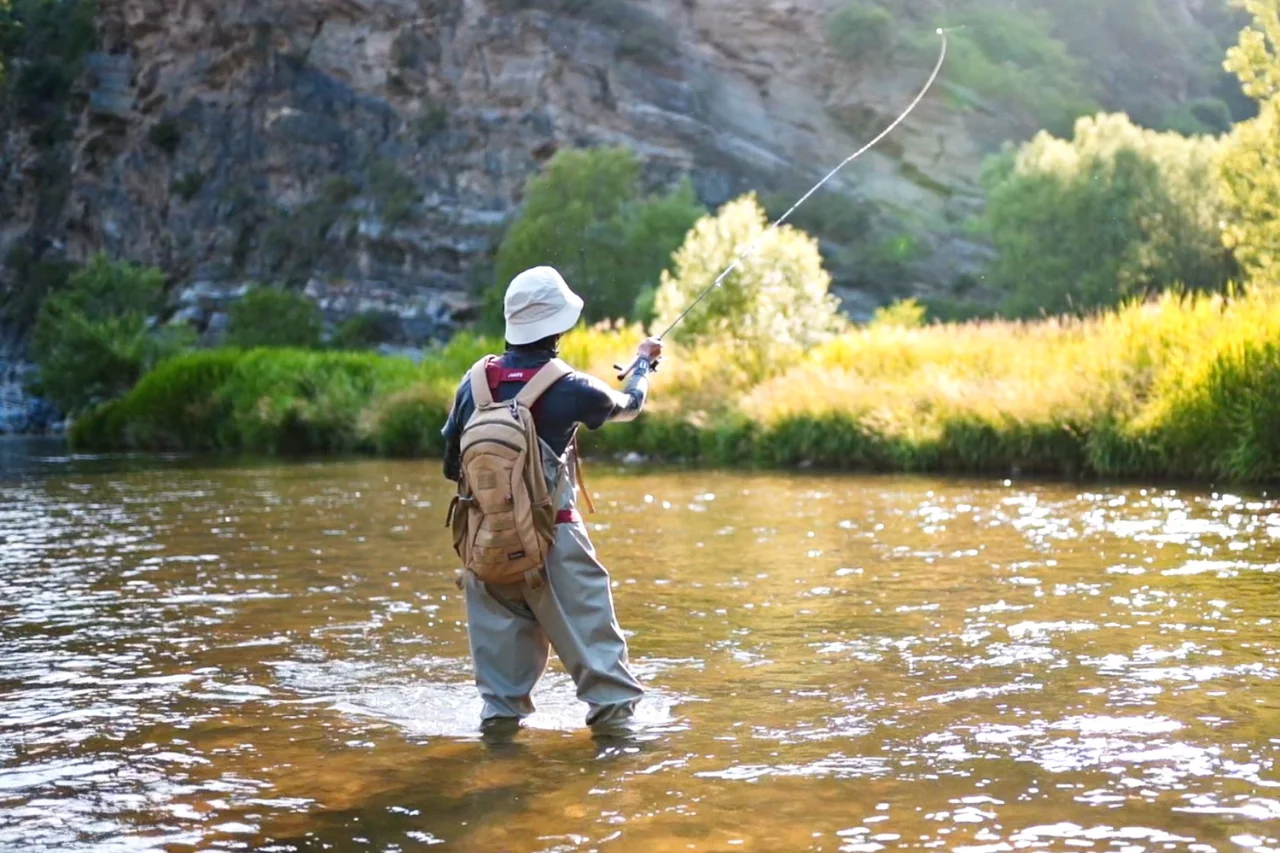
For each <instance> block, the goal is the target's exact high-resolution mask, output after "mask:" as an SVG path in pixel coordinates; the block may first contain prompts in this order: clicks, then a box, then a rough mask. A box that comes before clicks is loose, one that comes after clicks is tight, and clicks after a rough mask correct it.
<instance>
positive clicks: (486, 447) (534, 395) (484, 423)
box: [446, 359, 573, 587]
mask: <svg viewBox="0 0 1280 853" xmlns="http://www.w3.org/2000/svg"><path fill="white" fill-rule="evenodd" d="M486 364H487V362H486V361H484V360H482V361H480V362H479V363H477V364H476V365H475V367H473V368H472V369H471V397H472V400H473V401H474V403H475V413H474V414H472V416H471V419H470V420H468V421H467V423H466V425H465V426H464V427H463V429H462V437H461V449H462V475H461V477H460V478H459V479H458V494H457V496H456V497H455V498H454V499H453V502H452V503H451V504H450V506H449V517H448V521H447V522H446V524H448V525H451V526H452V528H453V547H454V550H456V551H457V552H458V556H459V557H461V558H462V564H463V566H464V567H466V569H468V570H470V571H471V572H474V573H475V575H476V577H477V578H479V579H480V580H481V581H482V582H484V583H492V584H510V583H520V582H525V583H528V584H529V585H530V586H532V587H537V586H540V585H541V583H542V570H543V569H544V568H545V567H546V564H547V555H548V553H549V552H550V550H551V544H552V542H554V541H555V525H556V509H557V507H556V505H555V503H554V502H553V500H552V496H551V495H550V494H549V492H548V490H547V480H546V475H545V473H544V471H543V467H542V448H541V443H540V441H539V440H538V434H537V432H536V431H535V430H534V423H533V413H532V411H531V409H532V407H533V404H534V403H535V402H537V400H538V398H539V397H541V396H542V394H543V392H545V391H546V390H547V389H548V388H550V387H551V386H552V385H553V384H554V383H556V382H557V381H559V380H560V379H562V378H563V377H565V376H568V375H569V374H571V373H572V372H573V369H572V368H570V367H569V366H568V365H567V364H565V363H564V362H563V361H560V360H559V359H552V360H551V361H549V362H548V363H547V364H546V365H544V366H543V367H542V368H541V369H540V370H538V371H537V372H536V373H535V374H534V375H533V377H532V378H531V379H529V381H528V382H527V383H526V384H525V386H524V387H523V388H521V389H520V393H519V394H518V395H517V396H516V397H515V399H513V400H511V401H510V402H506V403H502V402H498V401H496V400H494V397H493V394H492V392H491V391H490V390H489V382H488V378H487V376H486V372H485V368H486Z"/></svg>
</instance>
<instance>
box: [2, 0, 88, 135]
mask: <svg viewBox="0 0 1280 853" xmlns="http://www.w3.org/2000/svg"><path fill="white" fill-rule="evenodd" d="M96 16H97V6H96V4H95V3H93V2H89V0H10V2H8V3H3V4H0V67H4V66H12V67H14V68H15V69H16V70H15V71H14V73H13V74H12V79H9V80H7V81H6V82H7V83H8V84H9V85H10V86H12V92H13V95H14V96H15V98H16V101H17V106H18V110H19V112H20V113H21V114H22V116H23V117H24V118H27V119H28V120H32V121H36V122H38V123H39V124H40V125H41V127H40V128H38V130H43V131H44V132H45V135H46V136H47V137H49V138H47V139H46V141H54V139H55V138H61V137H62V136H64V135H65V134H66V133H67V132H68V131H69V125H68V124H67V123H66V122H65V121H63V120H62V117H61V113H62V112H63V110H64V109H65V107H66V103H67V100H68V99H69V98H70V96H71V91H72V87H73V86H74V84H75V82H76V80H77V78H79V76H80V73H81V70H82V69H83V66H84V57H85V55H86V54H88V53H89V52H90V51H91V50H93V48H94V46H95V44H96V42H97V30H96V27H95V23H94V20H95V18H96ZM15 60H20V62H15Z"/></svg>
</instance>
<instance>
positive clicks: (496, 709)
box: [443, 266, 662, 728]
mask: <svg viewBox="0 0 1280 853" xmlns="http://www.w3.org/2000/svg"><path fill="white" fill-rule="evenodd" d="M582 305H583V303H582V299H581V298H580V297H579V296H578V295H577V294H575V293H574V292H573V291H572V290H570V289H569V286H568V285H567V284H565V281H564V279H563V278H561V276H560V274H559V273H558V272H556V270H554V269H552V268H551V267H545V266H544V267H536V268H534V269H530V270H526V271H525V272H522V273H520V274H519V275H518V276H516V277H515V278H514V279H513V280H512V281H511V284H510V286H509V287H508V288H507V293H506V297H505V298H504V300H503V314H504V316H505V319H506V343H507V350H506V352H505V353H504V354H503V355H502V356H498V357H495V356H489V357H487V358H485V359H482V360H481V361H480V362H478V363H477V364H476V365H475V366H474V367H473V368H472V369H471V371H470V373H469V374H468V375H467V377H466V378H465V379H464V380H463V381H462V384H461V385H460V386H459V388H458V392H457V395H456V397H455V399H454V405H453V410H452V412H451V413H450V415H449V419H448V421H447V422H446V423H445V426H444V430H443V432H444V438H445V458H444V474H445V476H446V477H448V478H449V479H450V480H454V481H457V483H458V496H457V497H456V498H455V499H454V503H453V505H452V506H451V507H450V512H449V514H450V519H449V521H450V523H451V524H452V526H453V532H454V546H455V548H456V549H457V551H458V554H459V556H460V557H461V558H462V560H463V565H464V566H465V568H464V570H463V573H462V575H461V576H460V578H459V586H460V587H461V588H462V589H463V590H464V592H465V594H466V606H467V633H468V636H469V637H470V644H471V657H472V662H473V664H474V666H475V678H476V684H477V686H478V687H479V689H480V695H481V696H482V697H483V699H484V710H483V711H482V713H481V719H482V725H483V727H485V728H493V727H505V726H511V725H514V724H516V723H517V722H518V721H519V720H520V719H521V718H523V717H525V716H527V715H529V714H531V713H532V712H533V701H532V700H531V698H530V693H531V692H532V690H533V687H534V685H535V684H536V683H537V682H538V679H539V678H541V676H542V673H543V671H544V670H545V669H546V666H547V654H548V646H550V647H551V648H554V649H555V650H556V654H557V655H558V656H559V658H560V660H561V661H562V662H563V663H564V665H565V668H566V669H567V670H568V671H569V674H570V675H571V676H572V677H573V680H574V683H575V684H576V685H577V690H578V698H579V699H582V700H583V701H585V702H586V703H587V705H588V706H589V713H588V716H587V723H588V724H589V725H592V726H597V725H609V726H614V725H625V723H626V722H627V721H628V720H629V719H630V718H631V716H632V715H633V713H634V709H635V705H636V703H637V702H638V701H639V700H640V698H641V696H642V695H643V693H644V689H643V688H642V687H641V686H640V683H639V682H638V681H637V680H636V678H635V676H634V675H632V673H631V671H630V670H629V669H628V668H627V644H626V640H625V639H623V636H622V632H621V630H620V629H619V627H618V622H617V619H616V617H615V615H614V609H613V596H612V592H611V590H610V584H609V574H608V572H607V571H606V570H605V568H604V566H603V565H601V564H600V562H599V560H597V559H596V553H595V549H594V548H593V547H592V545H591V540H590V538H589V537H588V536H587V528H586V525H585V524H583V521H582V517H581V515H580V514H579V513H578V510H577V491H578V489H577V487H578V485H580V484H581V483H582V468H581V460H580V459H579V456H578V449H577V439H576V436H577V431H578V428H579V426H586V427H587V428H588V429H599V428H600V427H602V426H604V425H605V424H606V423H610V422H619V421H629V420H632V419H633V418H635V417H636V416H637V415H638V414H640V410H641V409H642V408H643V407H644V404H645V399H646V397H647V395H648V379H647V375H648V374H649V373H650V372H651V371H652V370H653V367H654V365H656V364H657V361H658V358H659V357H660V356H661V355H662V343H661V342H660V341H658V340H655V339H650V340H646V341H644V342H643V343H641V344H640V346H639V349H638V351H637V356H636V363H635V366H634V369H633V372H632V373H631V375H630V377H629V378H628V380H627V382H626V384H625V386H624V387H623V389H622V391H621V392H618V391H614V390H613V389H611V388H610V387H609V386H607V385H606V384H604V383H603V382H601V381H600V380H599V379H596V378H595V377H594V376H591V375H589V374H586V373H581V372H578V371H576V370H574V369H573V368H571V367H569V366H568V365H567V364H565V363H564V362H563V361H561V360H560V359H559V358H557V357H556V356H557V348H558V344H559V341H560V337H561V335H563V334H564V333H565V332H568V331H569V330H570V329H572V328H573V327H574V325H576V324H577V322H578V318H579V316H580V315H581V313H582ZM582 497H583V498H584V502H585V503H586V505H587V507H588V508H592V506H591V496H590V494H588V493H586V491H585V489H583V495H582Z"/></svg>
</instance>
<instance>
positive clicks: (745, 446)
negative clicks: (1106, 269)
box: [72, 292, 1280, 481]
mask: <svg viewBox="0 0 1280 853" xmlns="http://www.w3.org/2000/svg"><path fill="white" fill-rule="evenodd" d="M638 335H639V329H638V328H635V327H623V326H619V327H612V328H610V327H597V328H593V329H582V330H578V331H575V332H573V333H572V334H571V335H569V336H568V338H567V339H566V341H565V344H564V347H563V355H564V357H566V358H567V359H569V360H570V361H572V362H573V363H575V364H578V365H580V366H582V367H583V368H585V369H588V370H590V371H591V372H593V373H595V374H597V375H599V376H601V377H602V378H606V379H607V378H610V373H611V372H610V369H609V365H610V364H611V362H613V361H615V360H617V359H618V358H620V357H621V356H623V355H625V354H626V353H627V352H628V351H629V350H630V348H631V346H633V345H634V342H635V340H636V338H637V337H638ZM494 346H497V342H491V343H490V342H486V341H484V340H483V339H480V338H476V337H472V336H463V337H460V338H458V339H456V340H455V341H453V342H451V343H450V344H449V345H448V346H447V347H445V348H443V349H442V350H440V351H438V352H437V353H435V354H434V355H433V356H432V357H430V358H428V359H427V360H426V361H425V362H424V363H422V364H420V365H414V364H412V363H411V362H409V361H407V360H400V359H389V358H383V357H379V356H373V355H368V354H352V353H315V352H301V351H293V350H253V351H248V352H239V351H232V350H225V351H214V352H202V353H191V354H188V355H185V356H182V357H180V358H177V359H173V360H171V361H169V362H166V363H165V364H163V365H161V367H159V368H158V369H157V370H155V371H153V372H152V373H151V374H149V375H148V376H147V377H146V378H145V379H144V380H143V381H142V382H141V383H139V385H138V386H137V388H135V389H134V390H133V391H132V392H131V393H130V394H128V395H127V396H125V397H124V398H122V399H121V400H119V401H117V402H115V403H112V404H108V405H107V406H105V407H102V408H100V409H98V410H96V411H95V412H94V413H92V414H91V415H90V416H88V417H86V418H83V419H81V420H80V421H78V422H77V423H76V424H75V427H74V429H73V431H72V440H73V442H74V443H75V444H76V446H78V447H82V448H85V449H107V448H140V449H192V450H201V449H208V448H212V447H217V448H223V449H231V450H245V451H254V452H271V453H285V452H363V453H379V454H384V455H395V456H434V455H437V454H439V453H440V451H441V449H442V448H441V443H440V439H439V431H440V427H441V426H442V425H443V423H444V419H445V417H446V415H447V412H448V407H449V405H450V404H451V402H452V398H453V392H454V389H455V388H456V386H457V383H458V381H459V379H460V378H461V377H462V375H463V374H464V373H465V371H466V369H467V368H468V367H469V366H470V364H471V363H472V362H473V361H474V360H475V359H476V358H478V357H479V356H480V355H481V354H483V353H484V352H486V351H489V350H490V349H492V347H494ZM734 363H735V360H734V359H733V358H730V357H727V356H726V353H725V345H724V344H708V345H701V346H697V347H693V348H686V349H674V350H673V351H672V352H671V357H670V358H669V359H667V360H666V361H665V362H664V364H663V368H662V370H661V372H660V373H659V374H658V376H657V377H656V379H655V380H654V392H653V399H652V402H651V406H650V409H649V411H648V413H647V414H646V415H645V416H644V417H642V418H641V419H640V420H639V421H637V422H635V423H632V424H627V425H618V426H611V427H608V428H606V429H604V430H601V431H599V432H591V433H584V435H583V445H584V448H585V449H586V450H587V451H588V452H590V453H594V454H603V453H621V452H627V451H638V452H640V453H643V454H647V455H651V456H654V457H657V458H662V459H666V460H671V461H684V462H694V463H702V464H714V465H726V466H743V465H756V466H767V467H791V466H801V465H813V466H817V467H822V468H833V469H858V470H883V471H890V470H895V471H896V470H901V471H943V472H956V473H982V474H999V475H1003V474H1007V473H1010V472H1014V471H1021V472H1023V473H1027V474H1032V473H1035V474H1052V475H1058V474H1062V475H1069V476H1096V477H1129V476H1134V477H1165V476H1168V477H1196V478H1211V479H1219V478H1220V479H1230V480H1238V481H1268V480H1277V479H1280V428H1278V427H1280V402H1277V401H1276V398H1275V395H1274V388H1276V387H1280V297H1277V296H1275V295H1273V294H1269V293H1266V292H1258V293H1254V294H1250V295H1248V296H1244V297H1239V298H1234V299H1232V298H1224V297H1209V296H1201V297H1195V298H1190V297H1188V298H1178V297H1175V296H1172V295H1166V296H1164V297H1161V298H1160V299H1158V300H1156V301H1153V302H1148V303H1144V304H1136V305H1130V306H1128V307H1126V308H1124V309H1122V310H1120V311H1119V312H1115V313H1111V314H1105V315H1101V316H1099V317H1095V318H1091V319H1086V320H1052V321H1045V322H1037V323H1028V322H1022V323H1013V322H987V323H971V324H965V325H957V326H928V327H923V328H911V327H908V326H903V325H896V324H880V325H876V326H873V327H868V328H865V329H858V330H854V331H849V332H846V333H845V334H842V335H840V336H839V337H837V338H835V339H833V340H831V341H830V342H828V343H827V344H825V345H823V346H821V347H818V348H816V349H814V350H812V351H811V352H809V353H808V354H807V355H806V356H805V358H804V360H803V361H802V362H801V363H800V364H798V365H794V366H789V367H787V368H785V369H782V370H781V371H780V372H775V373H774V374H773V375H771V376H768V377H766V378H765V379H764V380H763V381H755V380H753V379H752V378H751V377H750V376H749V375H748V374H746V373H745V372H742V371H740V370H737V369H735V368H733V367H732V365H733V364H734Z"/></svg>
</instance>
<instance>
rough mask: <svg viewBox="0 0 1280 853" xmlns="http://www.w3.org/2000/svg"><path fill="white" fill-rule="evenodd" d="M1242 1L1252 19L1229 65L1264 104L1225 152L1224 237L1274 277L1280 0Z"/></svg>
mask: <svg viewBox="0 0 1280 853" xmlns="http://www.w3.org/2000/svg"><path fill="white" fill-rule="evenodd" d="M1242 5H1243V7H1244V8H1245V9H1246V10H1247V11H1248V12H1249V13H1250V14H1252V15H1253V24H1252V25H1251V26H1249V27H1248V28H1246V29H1245V30H1243V31H1242V32H1241V33H1240V42H1239V44H1237V45H1236V46H1235V47H1233V48H1232V49H1231V50H1230V51H1228V53H1227V61H1226V63H1225V65H1226V68H1227V69H1228V70H1230V71H1231V72H1233V73H1234V74H1236V75H1237V76H1238V77H1239V78H1240V82H1241V83H1242V84H1243V86H1244V91H1245V93H1246V94H1247V95H1249V96H1250V97H1253V98H1257V99H1258V100H1259V101H1261V109H1260V111H1259V114H1258V116H1257V118H1254V119H1251V120H1249V121H1247V122H1243V123H1241V124H1238V125H1236V127H1235V130H1234V131H1233V132H1232V134H1231V136H1230V137H1229V138H1228V141H1227V143H1226V149H1225V151H1224V152H1223V156H1222V161H1221V167H1220V172H1221V175H1222V181H1223V185H1224V189H1223V193H1224V195H1225V197H1226V206H1227V209H1228V211H1229V219H1228V223H1227V228H1226V232H1225V234H1224V237H1225V239H1226V242H1227V245H1228V246H1230V247H1232V248H1233V249H1234V250H1235V253H1236V255H1237V256H1238V257H1239V258H1240V261H1241V263H1243V264H1244V265H1245V266H1246V267H1247V268H1249V269H1250V270H1251V271H1253V272H1255V273H1256V274H1258V275H1260V276H1262V277H1264V278H1265V279H1266V280H1269V281H1274V280H1275V276H1276V274H1277V272H1280V0H1244V2H1243V3H1242Z"/></svg>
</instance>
